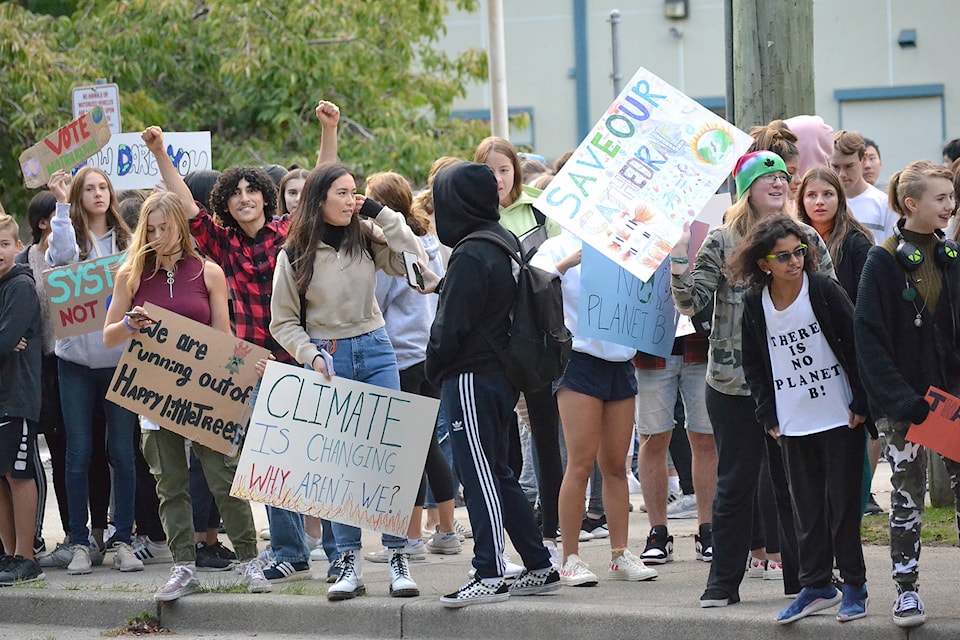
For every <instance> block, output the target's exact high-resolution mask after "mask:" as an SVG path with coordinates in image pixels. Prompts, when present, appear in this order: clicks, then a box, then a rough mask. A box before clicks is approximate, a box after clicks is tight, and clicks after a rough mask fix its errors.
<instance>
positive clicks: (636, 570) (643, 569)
mask: <svg viewBox="0 0 960 640" xmlns="http://www.w3.org/2000/svg"><path fill="white" fill-rule="evenodd" d="M657 575H658V574H657V570H656V569H654V568H652V567H648V566H647V565H645V564H643V560H641V559H640V558H638V557H637V556H635V555H633V554H632V553H630V550H629V549H624V550H623V553H622V554H621V555H620V557H618V558H617V559H616V560H614V561H612V562H611V563H610V569H609V570H607V577H608V578H610V579H611V580H627V581H630V582H640V581H644V580H653V579H654V578H656V577H657Z"/></svg>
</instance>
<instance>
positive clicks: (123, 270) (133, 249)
mask: <svg viewBox="0 0 960 640" xmlns="http://www.w3.org/2000/svg"><path fill="white" fill-rule="evenodd" d="M156 212H159V213H161V214H163V217H164V219H165V220H166V221H167V225H168V231H169V230H170V228H171V227H172V228H173V229H176V230H177V231H179V232H180V250H181V251H183V255H184V256H192V257H194V258H197V259H199V260H202V259H203V258H202V257H201V256H200V254H199V253H198V252H197V249H196V246H195V245H194V243H193V236H192V235H190V221H189V220H188V219H187V213H186V211H184V209H183V202H182V201H181V200H180V196H178V195H177V194H175V193H173V192H171V191H161V192H158V193H154V194H152V195H151V196H150V197H149V198H147V199H146V200H145V201H144V203H143V206H142V207H141V208H140V219H139V221H138V222H137V228H136V230H135V231H134V232H133V238H132V239H131V242H130V248H129V250H128V251H127V257H126V258H125V259H124V261H123V264H121V265H120V268H119V269H118V270H117V277H118V278H119V277H120V276H126V278H127V293H129V294H130V297H131V298H132V297H133V296H135V295H136V293H137V289H138V288H139V287H140V278H141V276H142V275H143V272H144V269H145V268H146V267H148V266H152V267H153V273H152V274H151V275H150V277H153V276H155V275H156V274H157V272H158V271H159V270H160V260H158V259H157V253H156V251H154V249H153V247H152V246H151V245H150V242H149V240H147V225H148V224H149V218H150V214H151V213H156ZM202 273H203V271H202V270H201V271H200V274H202ZM198 277H199V274H198Z"/></svg>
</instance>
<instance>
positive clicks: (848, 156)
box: [830, 130, 898, 244]
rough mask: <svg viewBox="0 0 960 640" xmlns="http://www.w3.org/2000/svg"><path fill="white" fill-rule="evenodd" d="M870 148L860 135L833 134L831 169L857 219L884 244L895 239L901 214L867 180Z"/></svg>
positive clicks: (875, 239)
mask: <svg viewBox="0 0 960 640" xmlns="http://www.w3.org/2000/svg"><path fill="white" fill-rule="evenodd" d="M866 150H867V144H866V142H865V141H864V139H863V136H862V135H860V134H859V133H857V132H856V131H845V130H841V131H837V132H836V133H834V134H833V155H832V156H831V157H830V168H831V169H833V170H834V171H836V172H837V175H838V176H840V184H841V185H842V186H843V195H845V196H846V197H847V207H848V208H849V209H850V212H851V213H852V214H853V217H854V218H856V219H857V220H859V221H860V222H862V223H863V226H865V227H866V228H867V229H869V230H870V232H871V233H872V234H873V241H874V243H876V244H880V243H881V242H883V241H884V240H886V239H887V238H889V237H890V236H892V235H893V226H894V224H896V222H897V218H898V216H897V214H895V213H894V212H893V209H891V208H890V204H889V202H888V200H887V194H885V193H884V192H883V191H881V190H880V189H877V188H876V187H875V186H873V185H872V184H870V183H869V182H867V181H866V180H865V179H864V177H863V155H864V153H865V152H866Z"/></svg>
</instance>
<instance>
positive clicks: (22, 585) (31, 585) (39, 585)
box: [13, 580, 47, 589]
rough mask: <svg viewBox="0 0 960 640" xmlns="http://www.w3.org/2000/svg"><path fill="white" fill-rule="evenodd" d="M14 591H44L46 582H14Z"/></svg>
mask: <svg viewBox="0 0 960 640" xmlns="http://www.w3.org/2000/svg"><path fill="white" fill-rule="evenodd" d="M13 588H14V589H46V588H47V581H46V580H34V581H33V582H14V583H13Z"/></svg>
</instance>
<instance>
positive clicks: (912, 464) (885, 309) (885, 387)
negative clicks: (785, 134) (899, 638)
mask: <svg viewBox="0 0 960 640" xmlns="http://www.w3.org/2000/svg"><path fill="white" fill-rule="evenodd" d="M951 177H952V176H951V175H950V171H949V170H948V169H947V168H946V167H944V166H943V165H939V164H935V163H933V162H929V161H926V160H921V161H918V162H912V163H910V164H908V165H907V166H906V167H904V168H903V170H902V171H898V172H897V173H895V174H894V175H893V176H892V177H891V178H890V185H889V188H888V190H889V197H890V207H891V208H892V209H893V210H894V211H895V212H897V213H898V214H900V216H901V217H900V220H899V222H897V225H896V227H895V228H894V229H895V231H894V234H893V235H892V236H890V237H889V238H887V239H886V240H884V241H883V242H882V243H880V244H879V245H878V246H876V247H874V248H872V249H870V253H869V254H868V255H867V262H866V264H864V266H863V273H862V274H861V276H860V288H859V290H858V292H857V307H856V311H855V313H854V330H855V335H856V342H857V357H858V358H859V359H860V363H861V365H862V366H861V376H862V377H863V386H864V387H865V388H866V390H867V396H868V397H869V399H870V407H871V410H872V411H871V412H872V413H873V414H874V415H875V416H877V427H878V430H879V431H880V432H881V433H883V435H884V439H885V443H886V458H887V460H889V461H890V466H891V468H892V470H893V474H892V476H891V477H890V482H891V484H892V485H893V491H891V493H890V556H891V560H892V564H893V580H894V582H895V583H896V585H897V600H896V602H895V604H894V606H893V621H894V623H896V624H897V625H898V626H901V627H914V626H917V625H920V624H923V623H924V622H925V621H926V612H925V611H924V607H923V602H922V601H921V600H920V594H919V593H918V591H917V589H918V586H917V582H918V580H919V573H920V562H919V561H920V527H921V524H922V519H923V507H924V497H925V494H926V477H927V460H926V458H927V454H926V449H925V448H924V447H922V446H920V445H917V444H914V443H912V442H908V441H907V440H906V434H907V430H908V429H909V428H910V425H911V424H914V423H920V422H923V421H924V420H926V418H927V415H928V413H929V411H930V406H929V405H928V403H927V401H926V399H925V396H926V393H927V389H928V388H929V387H930V386H931V385H933V386H935V387H938V388H940V389H943V390H944V391H947V392H950V393H954V394H957V393H958V388H957V387H958V385H957V383H958V379H960V357H958V354H960V331H958V327H957V323H958V322H957V312H958V305H960V273H958V272H957V264H958V258H957V256H958V247H957V244H956V243H955V242H953V241H952V240H947V239H945V237H944V234H943V231H942V230H943V228H944V227H946V226H947V223H948V222H949V221H950V218H951V216H953V215H954V211H955V208H956V202H955V200H954V191H953V182H952V181H951ZM944 462H945V463H946V466H947V471H948V472H949V473H950V476H951V485H952V487H953V490H954V493H955V494H957V495H958V496H960V462H958V461H955V460H950V459H948V458H944Z"/></svg>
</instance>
